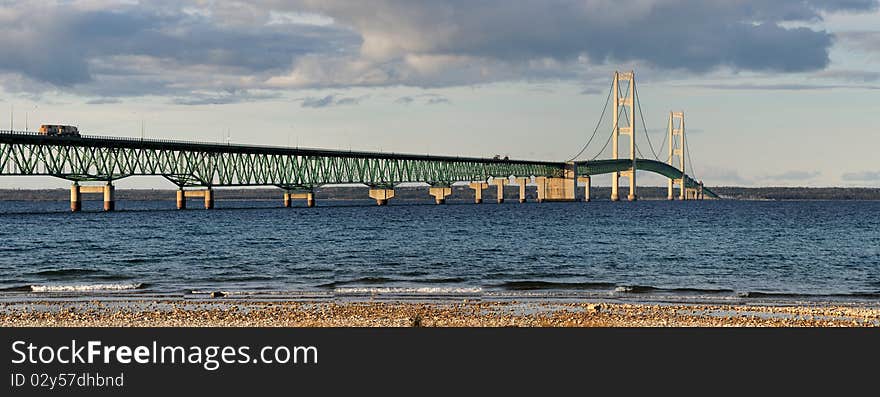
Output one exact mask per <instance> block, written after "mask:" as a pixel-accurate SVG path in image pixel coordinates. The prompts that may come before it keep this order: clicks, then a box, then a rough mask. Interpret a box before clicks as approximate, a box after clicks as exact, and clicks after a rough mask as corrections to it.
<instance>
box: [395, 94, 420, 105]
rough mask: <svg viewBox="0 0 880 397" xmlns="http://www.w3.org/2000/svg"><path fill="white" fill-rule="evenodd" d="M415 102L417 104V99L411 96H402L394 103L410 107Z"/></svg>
mask: <svg viewBox="0 0 880 397" xmlns="http://www.w3.org/2000/svg"><path fill="white" fill-rule="evenodd" d="M413 102H415V99H414V98H413V97H411V96H402V97H400V98H397V99H395V100H394V103H396V104H398V105H409V104H411V103H413Z"/></svg>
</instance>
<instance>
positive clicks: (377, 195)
mask: <svg viewBox="0 0 880 397" xmlns="http://www.w3.org/2000/svg"><path fill="white" fill-rule="evenodd" d="M393 197H394V189H370V198H371V199H374V200H376V204H378V205H388V200H390V199H391V198H393Z"/></svg>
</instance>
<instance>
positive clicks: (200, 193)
mask: <svg viewBox="0 0 880 397" xmlns="http://www.w3.org/2000/svg"><path fill="white" fill-rule="evenodd" d="M188 198H202V199H204V201H205V209H206V210H210V209H213V208H214V190H213V189H211V188H207V189H202V190H183V188H180V189H179V190H177V209H179V210H184V209H186V199H188Z"/></svg>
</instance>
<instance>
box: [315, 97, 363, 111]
mask: <svg viewBox="0 0 880 397" xmlns="http://www.w3.org/2000/svg"><path fill="white" fill-rule="evenodd" d="M367 97H368V96H367V95H364V96H359V97H344V98H340V97H338V96H337V95H327V96H324V97H306V98H302V105H301V106H302V107H304V108H326V107H330V106H344V105H357V104H359V103H360V102H361V101H362V100H364V99H366V98H367Z"/></svg>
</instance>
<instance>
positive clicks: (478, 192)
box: [468, 182, 489, 204]
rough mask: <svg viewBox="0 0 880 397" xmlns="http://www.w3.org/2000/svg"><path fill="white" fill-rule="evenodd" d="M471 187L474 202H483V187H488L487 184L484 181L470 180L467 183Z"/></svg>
mask: <svg viewBox="0 0 880 397" xmlns="http://www.w3.org/2000/svg"><path fill="white" fill-rule="evenodd" d="M468 186H469V187H470V188H471V189H474V202H475V203H477V204H482V203H483V189H486V188H488V187H489V184H488V183H486V182H471V183H469V184H468Z"/></svg>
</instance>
